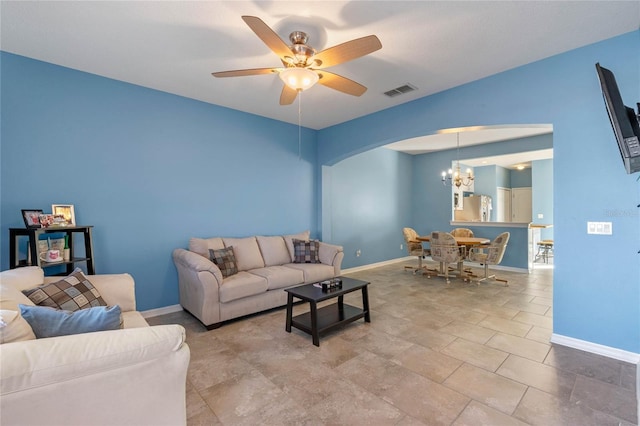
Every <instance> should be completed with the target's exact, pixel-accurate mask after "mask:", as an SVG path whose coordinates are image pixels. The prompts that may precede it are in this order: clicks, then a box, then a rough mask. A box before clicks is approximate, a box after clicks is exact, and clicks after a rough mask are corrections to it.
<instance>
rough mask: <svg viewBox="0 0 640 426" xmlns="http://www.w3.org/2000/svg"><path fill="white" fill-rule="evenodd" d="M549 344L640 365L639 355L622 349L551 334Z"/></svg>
mask: <svg viewBox="0 0 640 426" xmlns="http://www.w3.org/2000/svg"><path fill="white" fill-rule="evenodd" d="M551 343H556V344H558V345H562V346H568V347H570V348H574V349H580V350H581V351H585V352H591V353H592V354H596V355H602V356H606V357H608V358H613V359H617V360H618V361H624V362H629V363H631V364H638V363H640V354H637V353H635V352H629V351H624V350H622V349H617V348H612V347H610V346H604V345H599V344H597V343H592V342H587V341H586V340H580V339H574V338H573V337H567V336H562V335H560V334H555V333H553V334H552V335H551ZM639 374H640V372H639ZM639 377H640V376H639Z"/></svg>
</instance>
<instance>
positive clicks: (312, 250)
mask: <svg viewBox="0 0 640 426" xmlns="http://www.w3.org/2000/svg"><path fill="white" fill-rule="evenodd" d="M319 250H320V242H319V241H318V240H313V241H303V240H296V239H294V240H293V253H294V256H293V263H320V258H319V257H318V252H319Z"/></svg>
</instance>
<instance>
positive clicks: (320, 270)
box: [285, 263, 335, 283]
mask: <svg viewBox="0 0 640 426" xmlns="http://www.w3.org/2000/svg"><path fill="white" fill-rule="evenodd" d="M285 266H286V267H287V268H293V269H297V270H298V271H302V272H303V273H304V282H305V283H317V282H319V281H323V280H327V279H329V278H333V277H334V274H335V271H334V269H333V266H330V265H325V264H324V263H289V264H287V265H285Z"/></svg>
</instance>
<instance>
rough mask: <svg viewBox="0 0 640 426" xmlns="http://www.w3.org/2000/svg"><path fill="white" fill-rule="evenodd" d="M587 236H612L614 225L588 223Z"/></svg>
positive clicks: (608, 223) (609, 223)
mask: <svg viewBox="0 0 640 426" xmlns="http://www.w3.org/2000/svg"><path fill="white" fill-rule="evenodd" d="M587 234H597V235H611V234H613V225H612V224H611V222H587Z"/></svg>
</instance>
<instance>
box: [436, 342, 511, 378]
mask: <svg viewBox="0 0 640 426" xmlns="http://www.w3.org/2000/svg"><path fill="white" fill-rule="evenodd" d="M458 340H463V341H464V342H467V343H472V344H476V345H480V346H486V345H483V344H480V343H477V342H473V341H471V340H467V339H465V338H463V337H458V336H456V339H455V340H453V341H451V342H450V343H448V344H447V345H446V346H444V347H442V349H440V350H438V353H441V354H442V355H446V356H448V357H451V358H453V359H457V360H458V361H460V362H462V364H469V365H472V366H474V367H477V368H480V369H482V370H485V371H488V372H490V373H495V372H496V370H497V368H496V370H494V371H491V370H489V369H487V368H484V367H480V366H477V365H475V364H471V363H470V362H468V361H467V360H464V359H460V358H458V357H456V356H455V355H452V354H448V353H444V352H442V351H443V350H444V349H446V348H448V347H449V346H450V345H452V344H454V343H455V342H457V341H458ZM487 348H488V349H491V350H494V351H498V352H502V353H503V354H505V355H506V356H505V359H504V360H503V361H502V362H501V363H500V365H502V364H503V363H504V361H505V360H506V359H507V358H508V357H509V355H511V353H509V352H505V351H503V350H502V349H498V348H492V347H490V346H487ZM459 367H460V366H458V368H459ZM498 368H500V367H498ZM456 369H457V368H456ZM451 374H453V372H452V373H451ZM451 374H450V375H451ZM450 375H449V376H450ZM449 376H447V377H446V378H445V379H444V380H446V379H448V378H449Z"/></svg>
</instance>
